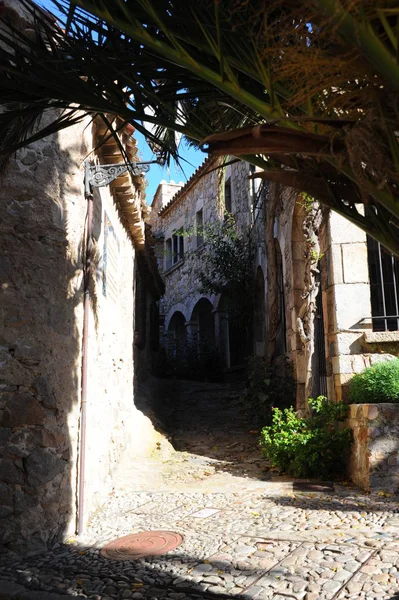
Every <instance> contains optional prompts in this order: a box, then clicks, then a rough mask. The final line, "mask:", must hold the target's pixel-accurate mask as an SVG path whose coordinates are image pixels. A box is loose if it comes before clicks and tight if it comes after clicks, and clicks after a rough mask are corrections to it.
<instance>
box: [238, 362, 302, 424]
mask: <svg viewBox="0 0 399 600" xmlns="http://www.w3.org/2000/svg"><path fill="white" fill-rule="evenodd" d="M247 378H248V381H247V386H246V389H245V392H244V394H243V395H242V396H241V403H242V408H243V412H244V413H245V414H246V416H247V417H249V418H250V421H251V422H252V423H254V424H256V423H259V424H262V425H264V424H265V423H270V420H271V415H272V407H273V406H276V407H278V408H288V407H289V406H292V405H293V404H294V403H295V379H294V370H293V365H292V363H291V362H290V361H289V360H288V359H287V358H286V357H282V358H281V359H279V360H278V361H277V362H276V363H274V364H270V365H267V364H266V362H265V359H264V358H261V357H259V356H254V357H251V358H250V359H249V360H248V367H247Z"/></svg>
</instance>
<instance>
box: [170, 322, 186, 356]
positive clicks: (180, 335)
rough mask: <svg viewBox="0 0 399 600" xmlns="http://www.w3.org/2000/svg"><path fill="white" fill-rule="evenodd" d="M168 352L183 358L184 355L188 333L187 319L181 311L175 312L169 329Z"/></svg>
mask: <svg viewBox="0 0 399 600" xmlns="http://www.w3.org/2000/svg"><path fill="white" fill-rule="evenodd" d="M167 337H168V354H169V355H170V356H172V357H173V358H181V357H182V356H183V355H184V352H185V348H186V344H187V334H186V319H185V317H184V315H183V313H181V312H180V311H176V312H175V313H173V315H172V318H171V319H170V321H169V326H168V329H167Z"/></svg>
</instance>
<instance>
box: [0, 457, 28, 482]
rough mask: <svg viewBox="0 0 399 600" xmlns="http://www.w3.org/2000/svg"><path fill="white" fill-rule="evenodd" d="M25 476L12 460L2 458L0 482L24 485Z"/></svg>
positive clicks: (0, 459) (0, 461) (0, 460)
mask: <svg viewBox="0 0 399 600" xmlns="http://www.w3.org/2000/svg"><path fill="white" fill-rule="evenodd" d="M23 480H24V476H23V473H22V471H21V470H20V469H18V468H17V467H16V466H15V464H14V462H13V461H12V460H11V459H10V458H0V481H3V482H5V483H23Z"/></svg>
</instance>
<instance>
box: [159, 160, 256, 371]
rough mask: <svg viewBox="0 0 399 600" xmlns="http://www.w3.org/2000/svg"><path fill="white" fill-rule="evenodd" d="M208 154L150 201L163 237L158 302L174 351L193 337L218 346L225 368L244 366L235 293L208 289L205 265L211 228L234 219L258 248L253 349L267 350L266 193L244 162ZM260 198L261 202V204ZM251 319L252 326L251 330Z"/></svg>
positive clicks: (165, 336) (163, 327) (163, 185)
mask: <svg viewBox="0 0 399 600" xmlns="http://www.w3.org/2000/svg"><path fill="white" fill-rule="evenodd" d="M221 165H222V163H221V161H220V160H216V159H207V160H206V161H205V162H204V163H203V164H202V165H201V166H200V167H199V168H198V169H197V171H196V172H195V173H194V175H193V176H192V177H191V178H190V180H189V181H188V182H187V183H186V184H185V185H182V184H174V183H171V184H168V183H161V184H160V185H159V187H158V189H157V192H156V194H155V197H154V201H153V204H152V210H151V215H150V223H151V226H152V229H153V233H154V237H155V239H156V240H157V255H158V265H159V268H160V270H161V272H162V273H163V274H164V278H165V294H164V296H163V297H162V299H161V301H160V315H161V320H162V321H161V337H162V341H163V345H164V347H165V349H166V350H167V351H168V353H169V355H175V356H176V354H177V355H178V354H179V351H180V349H181V348H184V347H186V345H187V344H189V343H190V340H191V341H192V342H193V343H195V344H197V343H199V344H200V345H201V343H203V342H204V343H206V345H207V346H208V347H212V346H213V347H215V349H216V350H217V352H218V356H219V359H220V362H221V368H222V369H224V370H225V369H231V368H238V367H241V366H243V365H244V362H245V354H246V342H244V339H243V332H242V331H240V330H239V328H238V329H237V322H236V321H237V320H236V319H233V318H232V310H231V308H232V307H231V306H230V304H231V298H229V297H228V294H225V293H223V291H222V292H215V293H212V292H211V293H209V292H208V293H204V292H203V290H202V286H201V281H200V277H199V271H200V270H201V267H202V266H203V263H204V254H205V253H206V252H207V248H208V243H207V231H208V230H209V228H212V227H216V228H218V227H220V228H222V227H223V223H224V222H225V219H226V218H229V216H231V217H232V218H233V219H234V222H235V224H236V227H237V230H238V231H239V232H240V234H242V235H243V236H247V237H248V239H249V240H250V242H251V245H252V247H253V252H254V257H253V265H252V266H251V269H252V270H253V277H254V278H256V296H257V298H256V304H257V312H256V320H257V327H256V328H255V330H256V332H257V335H255V336H254V335H253V333H254V332H253V331H251V332H250V335H249V339H248V340H247V343H248V344H249V345H250V346H251V353H257V354H258V355H260V356H263V355H264V353H265V327H266V325H265V315H264V307H265V267H266V263H265V256H266V246H265V236H264V216H263V215H264V204H263V196H262V197H261V194H258V187H259V186H258V183H256V182H253V181H252V180H250V179H249V175H250V173H251V168H250V166H249V165H248V164H247V163H244V162H242V161H240V162H236V163H234V164H231V165H228V166H226V167H223V166H221ZM257 203H258V204H257ZM253 329H254V328H253V326H252V322H251V330H253Z"/></svg>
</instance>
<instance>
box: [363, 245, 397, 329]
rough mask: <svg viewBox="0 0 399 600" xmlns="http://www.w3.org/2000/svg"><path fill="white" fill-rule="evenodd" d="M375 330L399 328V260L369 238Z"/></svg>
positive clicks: (372, 315) (372, 312)
mask: <svg viewBox="0 0 399 600" xmlns="http://www.w3.org/2000/svg"><path fill="white" fill-rule="evenodd" d="M367 249H368V265H369V276H370V293H371V322H372V325H373V331H397V330H399V260H397V259H396V258H395V257H394V256H393V255H392V254H391V253H389V252H388V251H387V250H385V249H384V248H383V247H382V246H381V244H380V243H379V242H376V241H375V240H373V239H372V238H370V237H368V238H367Z"/></svg>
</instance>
